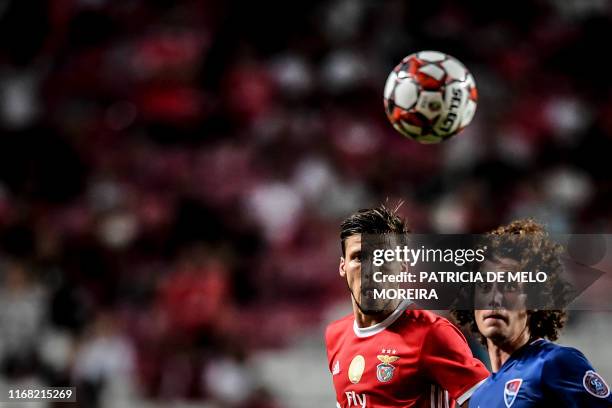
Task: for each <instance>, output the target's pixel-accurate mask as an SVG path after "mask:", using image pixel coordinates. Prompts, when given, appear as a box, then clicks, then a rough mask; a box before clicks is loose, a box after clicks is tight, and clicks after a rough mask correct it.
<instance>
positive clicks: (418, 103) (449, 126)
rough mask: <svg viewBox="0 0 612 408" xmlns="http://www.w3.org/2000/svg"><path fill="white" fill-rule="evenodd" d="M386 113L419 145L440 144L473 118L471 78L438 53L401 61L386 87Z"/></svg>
mask: <svg viewBox="0 0 612 408" xmlns="http://www.w3.org/2000/svg"><path fill="white" fill-rule="evenodd" d="M384 96H385V98H384V100H385V111H386V113H387V117H388V118H389V121H391V124H392V125H393V127H394V128H395V129H396V130H397V131H398V132H400V133H401V134H402V135H404V136H406V137H408V138H410V139H413V140H416V141H417V142H419V143H440V142H442V141H444V140H447V139H449V138H451V137H452V136H454V135H456V134H457V133H459V132H460V131H461V130H463V129H464V128H465V127H466V126H467V125H468V124H469V123H470V122H471V121H472V118H473V117H474V113H475V112H476V103H477V101H478V92H477V90H476V83H475V82H474V77H473V76H472V74H470V72H469V71H468V70H467V68H465V66H464V65H463V64H462V63H461V62H459V61H458V60H457V59H455V58H453V57H451V56H450V55H447V54H444V53H441V52H438V51H421V52H417V53H415V54H411V55H409V56H407V57H406V58H404V59H403V60H402V62H400V63H399V65H397V66H396V67H395V68H394V69H393V71H391V74H389V77H388V78H387V83H386V84H385V95H384Z"/></svg>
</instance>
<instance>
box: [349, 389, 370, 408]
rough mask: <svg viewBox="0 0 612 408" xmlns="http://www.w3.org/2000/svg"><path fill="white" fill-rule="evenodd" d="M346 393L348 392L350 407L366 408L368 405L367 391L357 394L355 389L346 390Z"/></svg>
mask: <svg viewBox="0 0 612 408" xmlns="http://www.w3.org/2000/svg"><path fill="white" fill-rule="evenodd" d="M345 394H346V401H347V402H348V406H349V407H361V408H365V407H366V406H367V401H366V394H365V392H364V393H361V394H357V393H356V392H355V391H345Z"/></svg>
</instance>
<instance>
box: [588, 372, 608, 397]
mask: <svg viewBox="0 0 612 408" xmlns="http://www.w3.org/2000/svg"><path fill="white" fill-rule="evenodd" d="M582 385H583V386H584V388H585V389H586V390H587V392H588V393H589V394H591V395H594V396H596V397H597V398H606V397H607V396H608V395H610V387H609V386H608V384H606V382H605V381H604V379H603V378H602V377H601V376H600V375H599V374H597V373H596V372H595V371H593V370H588V371H587V372H586V373H584V377H582Z"/></svg>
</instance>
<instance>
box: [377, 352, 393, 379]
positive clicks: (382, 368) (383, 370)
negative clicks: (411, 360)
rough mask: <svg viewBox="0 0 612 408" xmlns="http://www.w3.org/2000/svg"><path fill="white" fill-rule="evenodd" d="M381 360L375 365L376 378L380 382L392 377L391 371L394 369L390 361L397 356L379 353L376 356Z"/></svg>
mask: <svg viewBox="0 0 612 408" xmlns="http://www.w3.org/2000/svg"><path fill="white" fill-rule="evenodd" d="M377 357H378V359H379V360H380V361H381V363H380V364H379V365H377V366H376V378H378V381H380V382H389V381H391V379H392V378H393V372H394V371H395V366H392V365H391V363H394V362H396V361H397V360H399V357H398V356H390V355H387V354H381V355H378V356H377Z"/></svg>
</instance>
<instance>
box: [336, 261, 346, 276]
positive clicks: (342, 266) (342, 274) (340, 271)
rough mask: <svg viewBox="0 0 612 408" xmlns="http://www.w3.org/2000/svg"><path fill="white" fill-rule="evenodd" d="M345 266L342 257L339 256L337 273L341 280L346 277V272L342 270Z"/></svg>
mask: <svg viewBox="0 0 612 408" xmlns="http://www.w3.org/2000/svg"><path fill="white" fill-rule="evenodd" d="M345 265H346V263H345V262H344V257H343V256H341V257H340V265H339V266H338V273H339V274H340V276H342V277H343V278H344V277H346V271H345V270H344V267H345Z"/></svg>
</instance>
